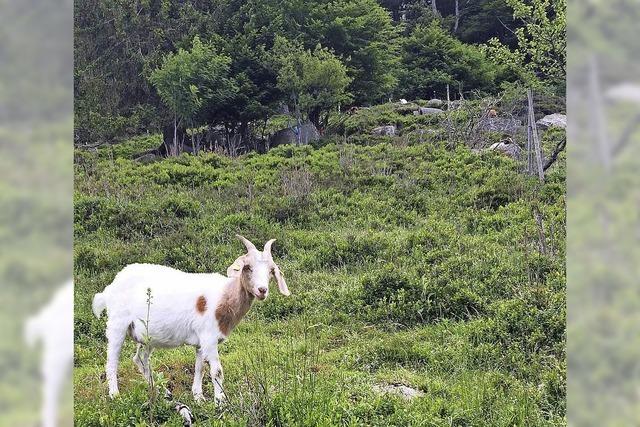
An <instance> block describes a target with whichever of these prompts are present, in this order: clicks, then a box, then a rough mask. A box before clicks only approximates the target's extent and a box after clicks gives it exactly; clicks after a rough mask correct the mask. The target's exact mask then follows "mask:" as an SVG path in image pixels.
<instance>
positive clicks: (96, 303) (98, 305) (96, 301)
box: [91, 292, 107, 319]
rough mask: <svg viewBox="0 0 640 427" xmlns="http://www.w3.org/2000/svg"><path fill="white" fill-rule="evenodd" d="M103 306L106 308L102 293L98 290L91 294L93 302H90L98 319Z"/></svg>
mask: <svg viewBox="0 0 640 427" xmlns="http://www.w3.org/2000/svg"><path fill="white" fill-rule="evenodd" d="M105 308H107V303H106V302H105V300H104V295H103V294H102V293H101V292H98V293H97V294H95V295H94V296H93V302H92V303H91V309H92V310H93V314H95V316H96V317H97V318H98V319H99V318H100V315H101V314H102V312H103V311H104V309H105Z"/></svg>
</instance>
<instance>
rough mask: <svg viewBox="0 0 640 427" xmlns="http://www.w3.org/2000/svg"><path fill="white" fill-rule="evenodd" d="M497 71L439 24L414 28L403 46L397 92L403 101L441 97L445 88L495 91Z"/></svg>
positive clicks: (472, 48)
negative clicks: (398, 90)
mask: <svg viewBox="0 0 640 427" xmlns="http://www.w3.org/2000/svg"><path fill="white" fill-rule="evenodd" d="M498 72H499V68H498V67H497V66H496V65H494V64H493V63H492V62H491V61H489V60H488V59H487V58H486V57H485V55H484V54H483V53H482V52H481V51H480V49H478V48H477V47H476V46H473V45H467V44H464V43H462V42H461V41H459V40H458V39H456V38H455V37H453V36H452V35H451V34H449V32H448V31H446V30H445V29H444V28H442V27H441V26H440V24H439V22H438V21H432V22H431V24H429V25H418V26H416V27H415V28H414V29H413V31H412V32H411V34H410V35H409V36H408V37H407V39H406V42H405V43H404V46H403V57H402V72H401V74H400V87H401V88H402V91H401V92H400V93H401V94H402V95H403V96H404V97H406V98H409V99H411V98H423V99H424V98H431V97H432V96H434V94H436V95H440V96H442V95H443V94H444V93H445V91H446V87H447V85H450V86H453V87H454V88H455V89H463V90H465V91H470V90H481V91H485V92H490V91H492V90H494V89H495V80H496V77H497V75H498Z"/></svg>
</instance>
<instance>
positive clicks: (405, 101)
mask: <svg viewBox="0 0 640 427" xmlns="http://www.w3.org/2000/svg"><path fill="white" fill-rule="evenodd" d="M408 103H409V101H407V100H406V99H404V98H402V99H401V100H400V105H407V104H408Z"/></svg>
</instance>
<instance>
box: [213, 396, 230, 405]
mask: <svg viewBox="0 0 640 427" xmlns="http://www.w3.org/2000/svg"><path fill="white" fill-rule="evenodd" d="M214 399H215V401H216V405H224V404H225V403H227V398H226V397H225V396H224V394H216V396H215V398H214Z"/></svg>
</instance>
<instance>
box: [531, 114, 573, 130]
mask: <svg viewBox="0 0 640 427" xmlns="http://www.w3.org/2000/svg"><path fill="white" fill-rule="evenodd" d="M536 123H537V125H538V127H539V128H541V129H549V128H553V127H555V128H560V129H566V128H567V116H566V115H565V114H559V113H555V114H549V115H548V116H544V117H543V118H541V119H540V120H538V121H537V122H536Z"/></svg>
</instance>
